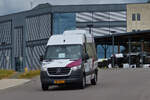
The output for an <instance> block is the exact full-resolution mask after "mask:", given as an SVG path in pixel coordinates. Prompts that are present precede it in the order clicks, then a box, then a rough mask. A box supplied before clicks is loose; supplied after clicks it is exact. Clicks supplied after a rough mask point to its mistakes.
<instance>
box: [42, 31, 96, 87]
mask: <svg viewBox="0 0 150 100" xmlns="http://www.w3.org/2000/svg"><path fill="white" fill-rule="evenodd" d="M41 61H42V67H41V74H40V79H41V86H42V89H43V90H48V88H49V86H52V85H69V84H72V85H73V84H74V85H77V86H78V87H79V88H81V89H83V88H84V87H85V85H86V82H91V84H93V85H96V82H97V76H98V75H97V74H98V69H97V66H98V64H97V55H96V49H95V44H94V38H93V37H92V35H91V34H89V33H87V32H86V31H84V30H69V31H65V32H64V33H63V34H61V35H52V36H51V37H50V39H49V40H48V43H47V47H46V51H45V55H44V57H41Z"/></svg>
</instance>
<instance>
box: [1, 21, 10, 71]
mask: <svg viewBox="0 0 150 100" xmlns="http://www.w3.org/2000/svg"><path fill="white" fill-rule="evenodd" d="M11 33H12V24H11V21H5V22H1V23H0V47H3V48H1V49H0V69H10V68H11V48H10V47H8V46H10V45H11V40H12V39H11ZM6 46H7V47H6Z"/></svg>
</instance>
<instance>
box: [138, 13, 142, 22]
mask: <svg viewBox="0 0 150 100" xmlns="http://www.w3.org/2000/svg"><path fill="white" fill-rule="evenodd" d="M137 20H138V21H140V20H141V14H139V13H138V14H137Z"/></svg>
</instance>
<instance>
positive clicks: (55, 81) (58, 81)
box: [54, 80, 65, 84]
mask: <svg viewBox="0 0 150 100" xmlns="http://www.w3.org/2000/svg"><path fill="white" fill-rule="evenodd" d="M64 83H65V81H64V80H54V84H64Z"/></svg>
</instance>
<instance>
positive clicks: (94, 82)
mask: <svg viewBox="0 0 150 100" xmlns="http://www.w3.org/2000/svg"><path fill="white" fill-rule="evenodd" d="M96 83H97V72H95V73H94V78H93V79H91V84H92V85H96Z"/></svg>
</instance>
